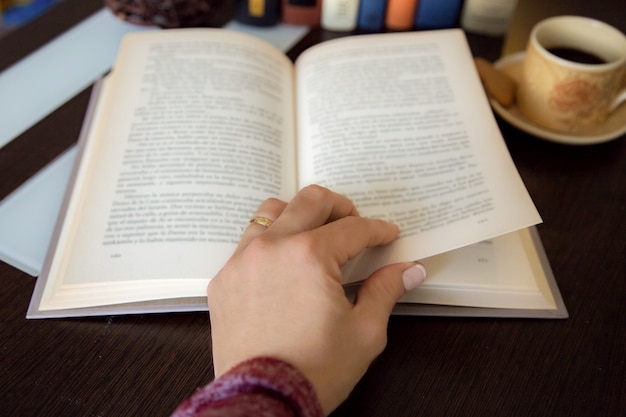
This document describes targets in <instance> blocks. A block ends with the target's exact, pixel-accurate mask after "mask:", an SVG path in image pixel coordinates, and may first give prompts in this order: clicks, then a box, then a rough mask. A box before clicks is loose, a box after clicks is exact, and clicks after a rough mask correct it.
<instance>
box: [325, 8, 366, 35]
mask: <svg viewBox="0 0 626 417" xmlns="http://www.w3.org/2000/svg"><path fill="white" fill-rule="evenodd" d="M358 13H359V0H323V1H322V19H321V25H322V28H324V29H327V30H334V31H340V32H349V31H351V30H354V29H356V25H357V17H358Z"/></svg>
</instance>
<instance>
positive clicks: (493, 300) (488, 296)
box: [400, 229, 556, 310]
mask: <svg viewBox="0 0 626 417" xmlns="http://www.w3.org/2000/svg"><path fill="white" fill-rule="evenodd" d="M422 262H423V263H424V265H425V266H426V268H427V269H428V273H429V277H427V279H426V281H424V283H423V284H422V285H420V287H419V288H417V289H415V290H413V291H411V292H409V293H407V294H406V295H405V296H404V297H403V298H402V299H401V300H400V302H410V303H423V304H439V305H451V306H470V307H486V308H519V309H537V310H550V309H556V302H555V300H554V297H553V295H552V293H551V292H550V289H549V288H548V285H547V280H546V275H545V273H544V271H543V269H542V267H541V265H540V261H539V258H538V256H537V253H536V251H535V250H534V248H533V244H532V241H531V237H530V233H529V231H528V229H523V230H520V231H518V232H513V233H508V234H505V235H502V236H498V237H495V238H493V239H490V240H486V241H483V242H479V243H475V244H473V245H469V246H466V247H463V248H459V249H456V250H453V251H450V252H446V253H442V254H440V255H436V256H433V257H430V258H426V259H423V260H422Z"/></svg>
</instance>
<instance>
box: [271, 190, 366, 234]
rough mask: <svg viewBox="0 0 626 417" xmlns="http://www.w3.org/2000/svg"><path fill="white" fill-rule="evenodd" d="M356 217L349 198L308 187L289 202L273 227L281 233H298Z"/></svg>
mask: <svg viewBox="0 0 626 417" xmlns="http://www.w3.org/2000/svg"><path fill="white" fill-rule="evenodd" d="M358 215H359V213H358V211H357V209H356V207H354V204H353V203H352V201H351V200H350V199H349V198H347V197H345V196H343V195H341V194H337V193H335V192H332V191H330V190H329V189H327V188H324V187H321V186H319V185H309V186H307V187H305V188H303V189H302V190H300V191H299V192H298V194H296V196H295V197H294V198H293V199H292V200H291V201H290V202H289V204H288V205H287V207H286V208H285V210H284V211H283V213H282V214H281V216H280V219H278V220H277V222H276V223H277V224H275V225H274V226H277V227H276V229H280V230H281V231H286V232H288V233H298V232H303V231H308V230H313V229H315V228H317V227H320V226H322V225H324V224H326V223H328V222H332V221H334V220H337V219H340V218H343V217H346V216H358Z"/></svg>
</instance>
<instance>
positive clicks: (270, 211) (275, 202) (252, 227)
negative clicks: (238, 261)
mask: <svg viewBox="0 0 626 417" xmlns="http://www.w3.org/2000/svg"><path fill="white" fill-rule="evenodd" d="M285 207H287V203H286V202H284V201H282V200H279V199H277V198H268V199H267V200H265V201H263V202H262V203H261V205H259V207H258V208H257V210H256V211H255V212H254V215H253V216H252V218H255V217H259V218H265V219H269V220H271V221H272V222H275V221H276V219H278V218H279V217H280V215H281V214H282V212H283V210H284V209H285ZM272 226H273V224H272ZM267 229H268V227H266V226H263V225H261V224H259V223H254V222H251V223H248V225H247V227H246V229H245V230H244V232H243V235H242V236H241V240H240V242H239V246H238V247H237V248H238V249H239V248H245V247H246V246H248V244H249V243H250V241H251V240H252V239H254V238H255V237H257V236H260V235H261V234H263V233H264V232H266V231H267Z"/></svg>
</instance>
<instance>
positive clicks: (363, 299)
mask: <svg viewBox="0 0 626 417" xmlns="http://www.w3.org/2000/svg"><path fill="white" fill-rule="evenodd" d="M426 275H427V274H426V268H425V267H424V265H422V264H421V263H419V262H404V263H397V264H392V265H387V266H385V267H383V268H380V269H379V270H377V271H376V272H374V273H373V274H372V275H370V276H369V278H367V279H366V280H365V281H364V282H363V284H362V285H361V287H360V288H359V291H358V293H357V297H356V301H355V309H354V311H355V314H357V315H358V316H359V317H358V318H359V319H360V322H365V323H370V324H371V326H373V327H372V328H366V329H365V331H367V332H372V333H376V332H377V331H379V330H380V329H381V328H382V329H386V328H387V322H388V320H389V315H390V314H391V311H392V310H393V307H394V306H395V305H396V303H397V302H398V300H400V298H402V296H403V295H404V294H406V292H407V291H411V290H413V289H415V288H416V287H417V286H418V285H420V284H421V283H422V282H424V280H425V279H426ZM366 326H368V325H366ZM367 337H376V336H375V335H372V334H370V335H369V336H367ZM383 347H384V346H383ZM381 350H382V349H381Z"/></svg>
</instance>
